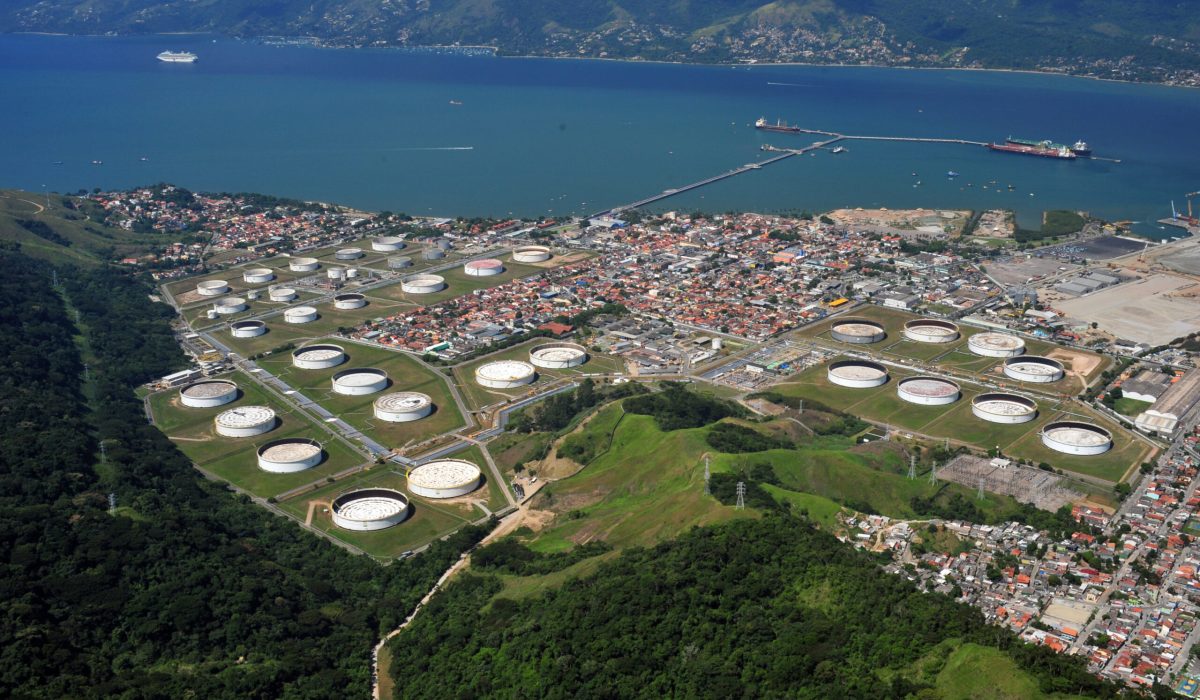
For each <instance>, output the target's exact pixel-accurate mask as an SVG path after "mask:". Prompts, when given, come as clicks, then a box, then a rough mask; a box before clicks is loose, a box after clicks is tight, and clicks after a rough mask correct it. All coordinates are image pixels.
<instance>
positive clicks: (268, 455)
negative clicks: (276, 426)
mask: <svg viewBox="0 0 1200 700" xmlns="http://www.w3.org/2000/svg"><path fill="white" fill-rule="evenodd" d="M324 459H325V451H324V450H323V449H321V443H319V442H317V441H316V440H313V439H312V438H283V439H282V440H273V441H271V442H268V443H267V444H265V445H263V446H262V447H260V448H258V468H259V469H261V470H263V471H265V472H270V473H271V474H295V473H296V472H302V471H304V470H305V469H312V468H313V467H315V466H317V465H318V464H320V463H321V462H322V461H323V460H324Z"/></svg>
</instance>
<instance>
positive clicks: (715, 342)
mask: <svg viewBox="0 0 1200 700" xmlns="http://www.w3.org/2000/svg"><path fill="white" fill-rule="evenodd" d="M721 345H722V343H721V339H720V338H713V339H712V349H713V350H720V349H721Z"/></svg>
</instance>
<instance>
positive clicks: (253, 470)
mask: <svg viewBox="0 0 1200 700" xmlns="http://www.w3.org/2000/svg"><path fill="white" fill-rule="evenodd" d="M229 379H231V380H232V381H234V382H236V383H237V385H238V386H239V387H240V388H241V396H240V397H239V398H238V399H237V400H236V401H234V402H233V403H229V404H226V405H224V406H217V407H215V408H189V407H187V406H184V405H182V404H181V403H179V392H178V390H171V391H164V392H160V393H157V394H154V395H153V396H151V398H150V406H151V410H152V412H153V414H154V422H155V425H156V426H158V428H159V430H161V431H162V432H163V433H164V434H165V435H166V436H167V437H169V438H171V440H172V442H174V443H175V445H176V446H177V447H179V449H180V450H181V451H182V452H183V453H184V454H186V455H187V456H188V457H189V458H190V459H191V460H192V461H193V462H195V463H196V464H197V465H198V466H199V467H201V468H203V469H204V470H205V471H207V472H210V473H212V474H214V475H215V476H217V477H219V478H221V479H224V480H225V481H228V482H229V483H231V484H233V485H235V486H237V487H239V488H242V489H245V490H246V491H249V492H250V493H252V494H254V495H256V496H259V497H262V498H268V497H271V496H275V495H277V494H280V493H284V492H286V491H288V490H291V489H294V488H298V487H300V486H304V485H305V484H310V483H314V482H318V481H320V480H322V479H324V478H326V477H328V476H331V475H333V474H336V473H338V472H341V471H344V470H346V469H350V468H351V467H354V466H355V465H358V464H362V463H364V462H365V461H366V459H365V458H364V457H363V456H362V455H359V454H358V453H357V452H355V451H353V450H352V449H350V448H349V447H347V446H346V445H345V444H343V443H342V442H341V441H338V440H334V439H332V437H331V436H330V435H329V433H327V432H325V431H324V430H322V429H321V428H320V427H319V426H317V425H315V424H313V423H312V422H311V421H309V420H308V419H307V418H305V417H304V416H303V415H301V414H299V413H298V412H296V411H295V410H294V409H291V408H290V407H289V406H287V405H285V404H283V403H281V402H279V401H277V400H275V398H274V397H273V396H271V395H269V394H267V393H266V392H264V391H263V390H262V389H260V388H259V387H258V385H256V384H254V383H253V382H252V381H251V380H250V378H249V377H247V376H246V375H244V374H241V373H234V374H232V375H229ZM237 406H270V407H271V408H273V409H274V410H275V413H276V415H277V416H278V418H279V424H278V425H277V426H276V427H275V429H274V430H271V431H270V432H267V433H264V434H263V435H260V436H255V437H248V438H230V437H225V436H222V435H217V434H216V431H215V429H214V427H213V419H214V418H215V417H216V416H217V414H219V413H221V412H222V411H225V410H228V409H230V408H234V407H237ZM285 437H310V438H314V439H317V440H320V441H321V442H322V443H323V444H324V446H325V454H326V458H325V461H324V462H322V463H321V464H319V465H317V466H316V467H313V468H312V469H306V470H304V471H302V472H298V473H295V474H269V473H267V472H264V471H262V470H261V469H259V468H258V463H257V461H256V460H257V457H256V451H257V449H258V448H259V447H260V446H261V445H263V444H265V443H267V442H270V441H272V440H278V439H280V438H285Z"/></svg>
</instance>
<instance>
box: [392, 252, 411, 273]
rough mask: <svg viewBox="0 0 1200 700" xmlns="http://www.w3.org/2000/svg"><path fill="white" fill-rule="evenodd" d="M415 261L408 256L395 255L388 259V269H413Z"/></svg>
mask: <svg viewBox="0 0 1200 700" xmlns="http://www.w3.org/2000/svg"><path fill="white" fill-rule="evenodd" d="M412 264H413V259H412V258H410V257H409V256H407V255H393V256H392V257H390V258H388V267H389V268H391V269H393V270H403V269H404V268H406V267H412Z"/></svg>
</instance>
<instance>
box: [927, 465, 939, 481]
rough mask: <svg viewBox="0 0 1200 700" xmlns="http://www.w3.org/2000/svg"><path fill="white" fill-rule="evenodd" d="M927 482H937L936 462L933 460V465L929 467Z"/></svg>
mask: <svg viewBox="0 0 1200 700" xmlns="http://www.w3.org/2000/svg"><path fill="white" fill-rule="evenodd" d="M929 483H931V484H936V483H937V462H934V463H933V466H932V467H930V468H929Z"/></svg>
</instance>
